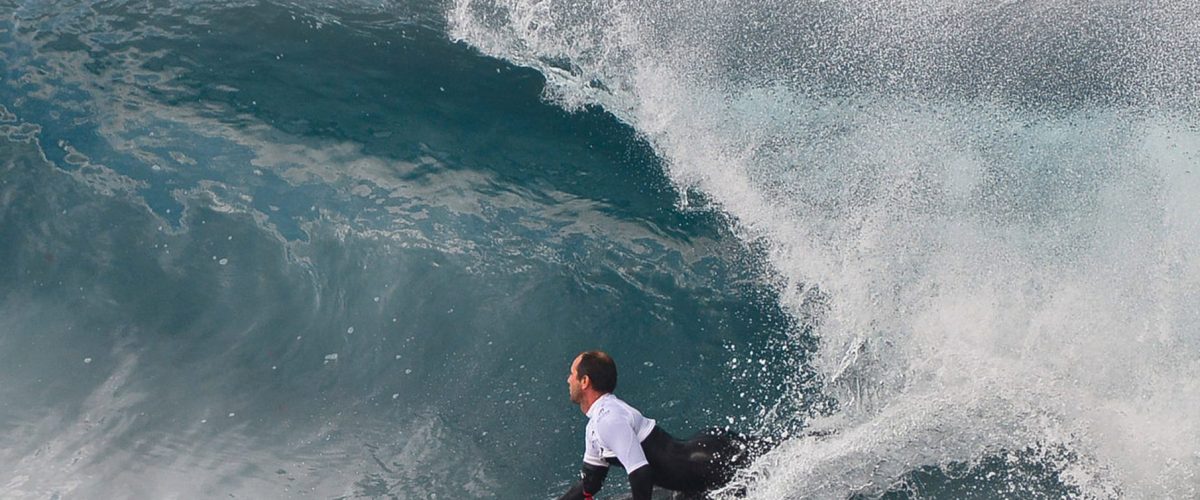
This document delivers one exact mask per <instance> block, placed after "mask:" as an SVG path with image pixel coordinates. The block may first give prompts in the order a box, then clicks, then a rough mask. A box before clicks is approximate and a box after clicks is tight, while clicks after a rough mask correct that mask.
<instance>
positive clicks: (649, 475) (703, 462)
mask: <svg viewBox="0 0 1200 500" xmlns="http://www.w3.org/2000/svg"><path fill="white" fill-rule="evenodd" d="M567 385H568V386H569V387H570V392H571V402H572V403H577V404H579V409H580V410H582V411H583V413H584V414H586V415H587V417H588V424H587V430H586V432H585V433H584V452H583V471H582V472H581V473H580V481H579V483H578V484H576V485H575V486H573V487H572V488H571V489H570V490H568V491H567V493H566V494H564V495H563V496H562V497H560V498H559V500H591V499H592V495H595V494H596V492H598V491H600V486H601V485H602V484H603V482H604V478H605V476H607V475H608V467H609V466H610V465H618V466H621V467H624V468H625V471H626V472H627V473H628V474H629V487H630V489H631V490H633V496H632V499H633V500H650V495H651V493H652V492H653V490H654V486H659V487H661V488H665V489H668V490H673V491H676V492H678V493H677V494H676V496H675V498H703V495H704V493H705V492H707V491H710V490H712V489H714V488H717V487H720V486H722V485H724V484H725V483H727V482H729V480H730V479H731V478H732V477H733V473H734V471H735V470H737V469H738V468H740V467H742V466H745V465H746V464H748V463H749V462H750V460H751V459H752V458H753V457H752V456H751V455H752V453H751V452H752V450H754V449H755V448H756V446H754V444H755V443H753V442H752V441H751V440H750V439H749V438H748V437H746V436H743V435H740V434H736V433H729V432H722V431H720V430H712V431H705V432H701V433H700V434H698V435H697V436H695V437H693V438H692V439H689V440H687V441H680V440H677V439H675V438H672V437H671V435H670V434H667V432H666V431H664V430H662V429H661V428H660V427H658V426H657V425H655V423H654V420H652V419H649V418H646V417H644V416H642V414H641V412H639V411H637V410H636V409H634V408H633V407H632V406H629V405H628V404H626V403H625V402H624V401H621V400H620V399H619V398H617V397H616V396H615V395H613V393H612V392H613V390H614V389H616V388H617V364H616V363H615V362H614V361H613V359H612V357H610V356H609V355H608V354H606V353H604V352H602V351H587V352H584V353H581V354H580V355H579V356H576V357H575V361H573V362H572V363H571V374H570V375H569V376H568V377H567Z"/></svg>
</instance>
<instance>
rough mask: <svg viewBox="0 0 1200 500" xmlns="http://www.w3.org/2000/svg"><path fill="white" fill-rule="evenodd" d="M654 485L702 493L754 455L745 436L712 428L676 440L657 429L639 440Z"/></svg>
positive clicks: (727, 477) (747, 462)
mask: <svg viewBox="0 0 1200 500" xmlns="http://www.w3.org/2000/svg"><path fill="white" fill-rule="evenodd" d="M642 450H643V451H645V453H646V459H647V460H648V461H649V462H650V465H651V466H653V467H654V475H655V484H657V485H658V486H661V487H663V488H666V489H669V490H674V491H678V492H685V493H686V492H704V491H708V490H711V489H714V488H718V487H720V486H723V485H725V483H728V482H729V480H730V479H732V478H733V475H734V473H735V472H736V471H737V470H738V469H739V468H742V467H745V466H746V465H748V464H749V463H750V462H751V461H752V460H753V458H754V456H755V453H754V451H755V447H754V446H753V443H752V440H751V439H750V438H749V437H748V436H745V435H742V434H739V433H735V432H727V431H722V430H720V429H712V430H707V431H704V432H701V433H700V434H697V435H696V436H694V437H692V438H691V439H688V440H686V441H680V440H677V439H675V438H673V437H671V435H670V434H667V432H666V431H664V430H662V429H661V428H658V427H655V428H654V430H653V431H652V432H651V433H650V435H649V436H647V437H646V439H645V440H643V441H642Z"/></svg>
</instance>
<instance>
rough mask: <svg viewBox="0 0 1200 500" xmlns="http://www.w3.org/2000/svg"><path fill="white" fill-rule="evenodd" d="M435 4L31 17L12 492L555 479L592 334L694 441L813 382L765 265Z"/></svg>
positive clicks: (621, 143)
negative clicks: (443, 17)
mask: <svg viewBox="0 0 1200 500" xmlns="http://www.w3.org/2000/svg"><path fill="white" fill-rule="evenodd" d="M424 8H425V9H427V10H428V11H427V12H426V11H421V10H420V9H410V8H402V7H389V8H380V9H369V8H362V9H357V10H356V9H351V8H349V7H348V6H347V7H345V8H343V9H330V10H319V9H309V8H302V7H297V6H289V5H282V4H270V3H267V4H247V5H238V4H232V5H212V4H197V5H188V4H181V5H172V4H147V3H137V2H134V3H102V4H94V5H89V4H80V5H50V4H40V3H28V4H23V5H21V4H12V3H6V4H4V5H3V6H0V11H3V12H5V14H4V16H3V19H0V54H2V59H0V61H2V65H0V72H2V73H0V74H2V75H3V79H2V82H0V103H2V104H3V106H4V109H5V110H6V111H5V112H4V113H3V114H4V122H5V123H4V127H5V130H4V132H5V138H4V139H3V143H2V144H0V159H2V161H3V170H2V173H0V200H2V205H0V206H2V207H3V208H2V209H0V262H3V266H0V357H2V359H0V366H2V367H3V368H0V371H2V374H0V380H3V382H2V383H0V391H2V397H0V401H3V403H2V404H0V427H2V428H3V432H0V435H3V438H2V442H0V464H3V465H2V466H0V470H3V471H4V472H3V473H0V489H2V490H3V491H4V495H3V496H5V497H9V498H50V497H53V498H199V497H237V498H288V497H314V498H331V497H378V498H384V497H389V496H390V497H396V498H464V497H491V498H538V497H547V496H550V495H551V494H553V493H554V492H556V491H557V490H559V489H563V488H565V486H566V485H567V484H568V482H569V481H570V480H571V479H572V477H573V476H574V474H575V472H574V471H575V470H576V468H577V467H578V461H579V460H578V455H579V454H580V453H581V447H580V444H581V436H582V427H583V417H582V415H580V414H578V408H576V407H573V406H572V405H571V404H570V402H569V401H567V399H566V384H565V381H564V380H563V379H564V377H565V374H566V372H567V368H568V365H569V363H570V360H571V358H572V357H573V356H574V354H575V353H577V352H578V351H580V350H583V349H591V348H602V349H606V350H608V351H609V352H611V353H612V354H613V355H614V356H615V357H616V359H617V360H618V362H619V363H620V368H621V377H622V384H621V390H620V392H621V394H622V396H623V397H625V398H626V399H627V400H629V401H631V402H634V403H636V404H638V405H639V406H640V407H641V408H642V409H643V411H645V412H646V413H647V414H649V415H652V416H653V417H654V418H657V419H659V421H660V422H662V423H663V425H665V426H666V427H667V428H669V429H671V430H672V431H673V432H676V433H678V434H686V433H689V432H693V431H696V430H699V429H700V428H702V427H707V426H710V425H718V424H719V425H730V424H733V425H735V426H738V427H742V428H747V429H748V428H750V427H751V426H753V425H756V424H757V423H758V422H759V421H761V420H762V415H761V410H762V409H763V408H764V407H765V406H764V405H765V404H767V403H768V402H769V403H770V404H771V405H775V404H776V403H777V402H779V401H781V398H783V394H784V390H785V389H784V386H783V385H781V384H783V382H784V381H785V380H788V379H790V377H791V376H790V372H791V371H793V370H797V369H798V367H799V364H798V363H797V362H796V360H797V359H798V356H795V355H793V354H791V353H788V352H783V350H780V349H774V348H773V347H772V346H773V345H775V344H776V343H780V344H782V343H788V344H793V343H794V342H793V341H791V340H789V338H790V337H789V336H788V334H789V333H791V332H794V331H795V330H796V328H797V327H796V325H795V322H794V321H793V320H791V319H790V318H789V317H788V316H787V315H785V314H784V313H783V312H781V310H780V308H779V306H778V305H777V301H776V300H775V295H774V292H773V290H772V287H771V286H770V285H769V280H767V279H765V276H766V275H765V273H764V268H763V265H762V261H761V258H760V257H759V256H758V255H757V254H756V251H755V250H754V249H753V248H751V247H748V246H747V245H746V244H744V243H743V242H741V241H740V240H738V239H737V238H735V237H734V236H733V235H732V234H731V232H730V230H729V227H728V225H727V222H726V221H725V220H724V219H723V216H722V215H721V214H719V213H718V212H716V211H713V210H682V209H681V208H679V207H678V206H677V205H676V200H677V199H678V193H677V192H676V190H675V188H674V187H673V186H672V184H671V183H670V182H669V181H668V180H667V179H666V178H665V176H664V174H663V172H662V169H661V166H660V164H659V160H658V159H657V158H656V156H655V154H654V152H653V151H652V150H651V149H650V148H649V147H648V145H647V144H646V143H645V142H644V141H643V140H642V139H641V138H639V137H638V135H637V134H636V133H635V132H634V131H633V130H631V129H630V128H629V127H628V126H625V125H623V124H621V123H619V122H618V121H617V120H616V119H614V118H613V117H611V116H609V115H607V114H605V113H604V112H602V111H600V110H594V109H590V110H584V111H581V112H577V113H568V112H565V111H563V110H562V109H560V108H558V107H555V106H553V105H550V104H547V103H545V102H543V101H542V100H541V98H540V95H541V90H542V86H543V79H542V77H541V75H540V74H538V73H536V72H534V71H532V70H528V69H520V68H515V67H513V66H510V65H508V64H506V63H504V62H502V61H498V60H494V59H490V58H486V57H484V56H482V55H479V54H478V53H476V52H475V51H474V50H473V49H471V48H470V47H468V46H466V45H465V44H461V43H453V42H451V41H450V39H449V38H448V37H447V36H446V35H445V33H444V31H443V30H442V28H441V21H440V13H439V12H438V11H436V10H435V9H434V8H433V7H424ZM795 352H798V351H795ZM735 360H737V361H735ZM760 360H762V361H763V362H769V363H771V370H769V371H766V370H761V368H762V367H763V366H764V365H760V364H759V361H760ZM783 404H785V405H787V404H790V403H788V402H787V401H784V402H783ZM622 482H623V481H621V480H619V479H616V478H614V479H613V480H612V481H611V483H612V485H615V486H610V487H611V488H613V490H614V491H620V490H621V489H623V488H624V485H623V484H621V483H622Z"/></svg>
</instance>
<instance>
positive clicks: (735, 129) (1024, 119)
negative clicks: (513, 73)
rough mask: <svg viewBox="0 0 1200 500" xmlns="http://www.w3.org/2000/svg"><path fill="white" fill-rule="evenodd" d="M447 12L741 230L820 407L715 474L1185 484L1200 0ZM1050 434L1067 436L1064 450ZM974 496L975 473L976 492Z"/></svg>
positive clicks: (767, 487) (1106, 489)
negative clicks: (804, 328) (997, 470)
mask: <svg viewBox="0 0 1200 500" xmlns="http://www.w3.org/2000/svg"><path fill="white" fill-rule="evenodd" d="M449 17H450V20H451V26H452V30H453V34H454V36H456V37H458V38H461V39H463V40H465V41H467V42H469V43H471V44H472V45H474V46H476V47H478V48H480V49H481V50H482V51H484V52H485V53H488V54H491V55H494V56H497V57H503V58H506V59H509V60H511V61H513V62H515V63H517V64H523V65H528V66H532V67H535V68H538V69H539V70H541V71H542V72H543V73H544V74H545V75H546V76H547V79H548V86H547V97H548V98H550V99H553V100H556V101H558V102H560V103H562V104H563V105H564V106H566V107H568V108H571V107H577V106H580V105H585V104H598V105H602V106H604V107H605V108H606V109H607V110H609V111H611V112H612V113H614V114H615V115H617V116H618V117H619V118H621V119H622V120H625V121H626V122H628V123H630V124H631V125H632V126H634V127H635V128H636V129H637V130H639V131H640V132H641V133H643V134H644V135H645V136H646V137H647V138H648V139H649V140H650V141H651V142H652V143H653V144H654V145H655V147H656V148H657V150H658V151H659V153H660V154H661V155H662V156H663V158H664V159H665V160H666V163H667V165H668V169H669V172H668V173H669V174H670V176H671V177H672V178H673V179H674V180H675V181H676V182H677V183H679V184H680V185H681V186H685V187H691V188H696V189H699V190H701V191H703V192H705V193H706V194H707V195H709V196H710V197H712V199H714V200H716V202H717V203H718V204H719V205H720V206H721V208H722V209H723V210H725V211H727V212H729V213H730V214H732V215H734V216H735V217H736V218H737V220H738V221H739V225H740V227H741V229H742V230H744V234H745V237H747V238H754V239H761V240H762V241H766V242H768V244H769V247H770V248H771V258H772V262H773V264H774V266H775V268H776V269H777V270H778V272H779V273H780V274H781V276H782V277H783V279H784V280H785V281H786V282H787V286H786V288H785V294H784V300H785V302H786V303H785V306H786V307H788V308H789V309H791V310H792V311H794V312H795V314H797V315H798V316H801V317H804V318H808V319H809V320H811V321H813V322H815V323H817V325H818V328H817V330H816V331H817V334H818V335H819V336H820V338H821V348H820V352H819V353H818V355H817V357H816V359H814V360H812V363H813V365H814V367H815V368H817V369H818V371H819V372H820V373H821V374H822V375H823V376H824V378H825V381H826V386H825V388H824V390H825V391H827V392H829V393H830V394H831V395H833V396H834V397H835V398H836V399H837V400H838V401H839V402H840V405H841V411H840V412H839V413H837V414H836V415H833V416H831V417H828V418H824V419H822V420H821V421H818V422H813V425H814V426H817V427H829V428H834V429H837V434H835V435H834V436H832V437H829V438H825V439H820V440H815V439H794V440H792V441H790V442H787V443H785V444H784V445H783V446H781V447H780V448H779V449H777V450H776V451H774V452H772V453H771V454H769V455H767V456H766V457H764V458H763V459H761V460H760V461H759V462H758V463H757V464H756V465H755V466H754V467H753V469H752V470H751V471H749V473H748V474H747V475H746V477H745V478H743V482H744V483H745V484H747V485H748V486H749V487H750V496H751V497H753V498H800V497H803V498H810V497H829V498H839V497H841V498H844V497H846V496H848V495H849V494H851V493H854V492H867V493H878V492H881V491H883V490H884V489H886V488H887V487H888V486H889V485H890V484H892V483H893V482H894V481H895V480H897V478H899V477H900V476H902V475H903V474H905V473H906V472H909V471H912V470H914V469H916V468H919V467H921V466H925V465H938V464H945V463H949V462H956V461H957V462H971V461H974V460H978V459H980V458H982V457H984V456H987V455H992V454H998V453H1005V451H1004V450H1007V451H1009V452H1011V451H1017V450H1022V449H1025V448H1029V447H1034V448H1037V449H1043V450H1044V449H1049V448H1055V447H1059V446H1062V447H1065V448H1067V449H1069V450H1070V451H1071V452H1072V453H1073V454H1074V456H1073V457H1072V458H1070V459H1061V458H1060V459H1053V458H1047V459H1046V460H1047V461H1048V462H1055V461H1056V460H1058V461H1059V463H1047V465H1048V466H1050V467H1052V468H1053V469H1055V470H1059V471H1060V475H1061V477H1062V479H1063V480H1064V481H1065V482H1066V483H1067V484H1069V485H1071V486H1074V487H1077V488H1078V489H1079V491H1080V493H1081V494H1082V495H1083V496H1088V497H1113V496H1123V497H1130V498H1196V497H1197V496H1200V419H1198V418H1197V417H1196V415H1200V307H1197V305H1198V304H1200V258H1198V257H1200V255H1198V253H1200V250H1198V248H1200V118H1198V116H1200V113H1197V110H1198V109H1200V105H1198V103H1197V101H1198V100H1200V99H1198V97H1197V96H1198V95H1200V94H1198V89H1200V83H1197V82H1196V81H1195V75H1196V74H1200V68H1198V67H1197V66H1200V65H1198V64H1197V62H1196V61H1195V58H1194V57H1189V56H1187V54H1194V53H1196V52H1195V50H1196V49H1197V47H1198V46H1200V12H1198V9H1197V8H1196V7H1194V6H1193V5H1191V4H1190V3H1188V2H1139V3H1130V2H1107V3H1105V4H1104V5H1096V4H1084V3H1080V4H1078V5H1076V4H1074V3H1070V2H1037V3H1019V4H1011V3H1010V4H997V5H994V4H992V3H984V2H978V3H976V4H973V5H967V6H963V5H943V4H942V3H941V2H937V1H908V2H901V3H900V4H899V5H890V4H888V5H885V4H884V3H876V2H868V3H857V2H849V3H840V2H836V1H831V2H807V3H806V2H799V3H796V2H786V3H785V2H752V3H745V2H720V1H708V2H693V3H689V4H684V3H678V4H676V3H666V2H625V1H621V0H608V1H597V0H593V1H579V0H576V1H571V0H542V1H529V0H457V1H456V2H455V4H454V5H453V7H452V9H451V11H450V13H449ZM1062 460H1066V461H1065V462H1063V461H1062ZM999 493H1001V494H1002V493H1003V492H999Z"/></svg>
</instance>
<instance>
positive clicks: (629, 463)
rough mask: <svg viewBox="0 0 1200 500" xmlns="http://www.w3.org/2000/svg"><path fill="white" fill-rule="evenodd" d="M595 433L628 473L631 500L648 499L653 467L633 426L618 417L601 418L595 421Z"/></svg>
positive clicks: (651, 490) (652, 479)
mask: <svg viewBox="0 0 1200 500" xmlns="http://www.w3.org/2000/svg"><path fill="white" fill-rule="evenodd" d="M596 433H597V434H598V435H599V437H600V440H601V441H603V442H604V445H605V446H606V447H607V448H608V449H610V450H612V451H613V453H616V454H617V460H619V461H620V462H621V466H622V467H625V471H626V472H628V473H629V488H630V490H632V493H633V500H650V495H651V494H652V493H653V492H654V468H653V467H651V466H650V462H649V461H648V460H646V452H644V451H642V443H641V441H638V438H637V434H636V433H634V432H633V428H632V427H630V426H629V425H628V424H627V423H625V422H622V421H620V420H618V419H601V420H599V421H597V422H596Z"/></svg>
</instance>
